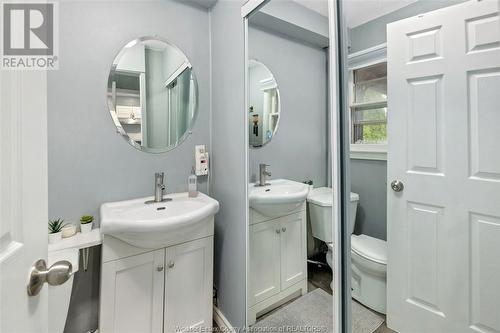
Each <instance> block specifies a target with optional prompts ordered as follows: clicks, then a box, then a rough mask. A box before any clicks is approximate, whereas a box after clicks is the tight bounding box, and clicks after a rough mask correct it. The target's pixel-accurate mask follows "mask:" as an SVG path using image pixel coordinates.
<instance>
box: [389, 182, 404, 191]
mask: <svg viewBox="0 0 500 333" xmlns="http://www.w3.org/2000/svg"><path fill="white" fill-rule="evenodd" d="M391 188H392V190H393V191H394V192H401V191H403V189H404V188H405V185H404V184H403V182H402V181H400V180H398V179H396V180H393V181H392V182H391Z"/></svg>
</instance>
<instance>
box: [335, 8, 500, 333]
mask: <svg viewBox="0 0 500 333" xmlns="http://www.w3.org/2000/svg"><path fill="white" fill-rule="evenodd" d="M340 7H341V11H340V15H342V18H343V22H344V25H343V26H340V27H339V29H340V30H341V31H343V32H347V33H346V34H343V35H342V36H347V39H344V38H342V39H341V43H340V47H341V51H342V53H343V56H344V58H343V59H344V65H345V66H344V68H343V73H344V75H343V79H344V80H343V82H341V84H342V90H343V96H342V112H343V114H342V119H343V121H344V122H343V129H344V132H345V133H348V135H346V141H348V144H346V145H345V146H344V147H343V148H344V151H345V152H348V153H346V154H345V156H347V158H348V159H349V160H348V161H344V162H347V163H344V166H346V165H347V170H344V174H345V175H350V176H349V177H346V179H345V180H346V181H348V187H349V188H350V192H351V193H350V196H345V197H344V198H345V199H346V200H345V201H346V202H345V203H344V207H348V209H349V210H348V213H349V214H348V215H349V218H348V219H347V222H346V223H347V225H348V227H347V228H346V229H347V231H346V233H345V235H344V239H345V242H344V244H350V245H348V246H349V248H347V249H344V250H345V252H344V253H348V254H349V255H347V256H346V257H345V258H344V260H346V262H347V265H348V267H349V268H348V274H349V275H350V277H349V281H348V282H349V284H350V290H351V292H350V293H349V292H348V290H347V297H348V299H346V300H345V301H346V302H349V301H351V300H352V304H353V306H352V312H351V315H350V322H349V323H348V325H347V326H350V328H351V331H352V332H400V333H404V332H443V333H444V332H498V331H500V316H499V312H498V309H499V308H500V286H499V285H498V281H499V280H500V262H499V260H498V258H499V257H500V242H499V240H500V200H499V198H500V182H499V181H500V154H499V150H498V143H497V142H498V141H500V131H499V129H500V127H499V126H500V112H499V110H500V97H499V96H500V95H499V88H498V87H499V85H500V70H499V68H500V23H499V2H498V1H493V0H491V1H490V0H485V1H477V0H470V1H464V0H455V1H403V0H399V1H387V2H377V1H370V0H361V1H343V2H342V3H341V5H340Z"/></svg>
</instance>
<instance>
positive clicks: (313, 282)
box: [245, 0, 333, 332]
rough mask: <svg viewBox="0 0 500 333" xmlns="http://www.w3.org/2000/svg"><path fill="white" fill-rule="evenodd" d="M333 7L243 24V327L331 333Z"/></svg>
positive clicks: (280, 8)
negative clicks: (245, 157)
mask: <svg viewBox="0 0 500 333" xmlns="http://www.w3.org/2000/svg"><path fill="white" fill-rule="evenodd" d="M328 23H329V21H328V2H327V1H326V0H325V1H322V0H321V1H277V0H271V1H267V2H266V3H265V4H264V5H263V6H261V7H260V8H258V9H257V10H255V11H253V12H252V13H251V14H250V15H249V16H248V17H247V27H246V29H247V36H248V38H247V53H248V59H247V69H246V70H247V96H248V98H247V109H246V111H245V112H246V114H247V131H248V174H249V178H248V210H249V220H248V253H247V281H248V286H247V324H248V326H250V330H252V331H259V332H260V331H262V332H278V331H291V330H294V331H297V332H306V331H310V330H311V329H313V330H314V331H316V332H332V331H333V297H332V277H333V275H332V268H331V267H332V258H333V254H332V248H333V245H332V243H333V232H332V226H333V213H332V205H333V192H332V181H331V179H332V176H331V164H330V163H329V160H330V156H331V153H330V150H331V147H330V144H329V142H330V136H329V133H330V131H331V126H330V118H331V117H330V109H329V102H328V99H329V94H328V89H329V84H328V79H329V75H328V70H329V68H328V57H329V24H328Z"/></svg>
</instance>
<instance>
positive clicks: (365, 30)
mask: <svg viewBox="0 0 500 333" xmlns="http://www.w3.org/2000/svg"><path fill="white" fill-rule="evenodd" d="M464 1H467V0H419V1H417V2H414V3H412V4H410V5H408V6H406V7H403V8H401V9H398V10H396V11H394V12H392V13H389V14H387V15H384V16H381V17H379V18H377V19H375V20H372V21H370V22H367V23H365V24H362V25H360V26H357V27H355V28H353V29H350V32H349V37H350V39H351V43H350V46H351V48H350V50H349V51H350V52H351V53H353V52H358V51H361V50H364V49H367V48H369V47H372V46H375V45H379V44H382V43H385V42H386V41H387V35H386V25H387V24H388V23H391V22H394V21H398V20H401V19H404V18H407V17H412V16H415V15H418V14H422V13H426V12H430V11H432V10H436V9H440V8H444V7H448V6H451V5H454V4H458V3H461V2H464ZM358 5H359V6H363V3H362V1H360V2H359V4H358Z"/></svg>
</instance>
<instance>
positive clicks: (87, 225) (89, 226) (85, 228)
mask: <svg viewBox="0 0 500 333" xmlns="http://www.w3.org/2000/svg"><path fill="white" fill-rule="evenodd" d="M92 224H94V222H90V223H85V224H80V230H81V232H82V234H85V233H87V232H91V231H92Z"/></svg>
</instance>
